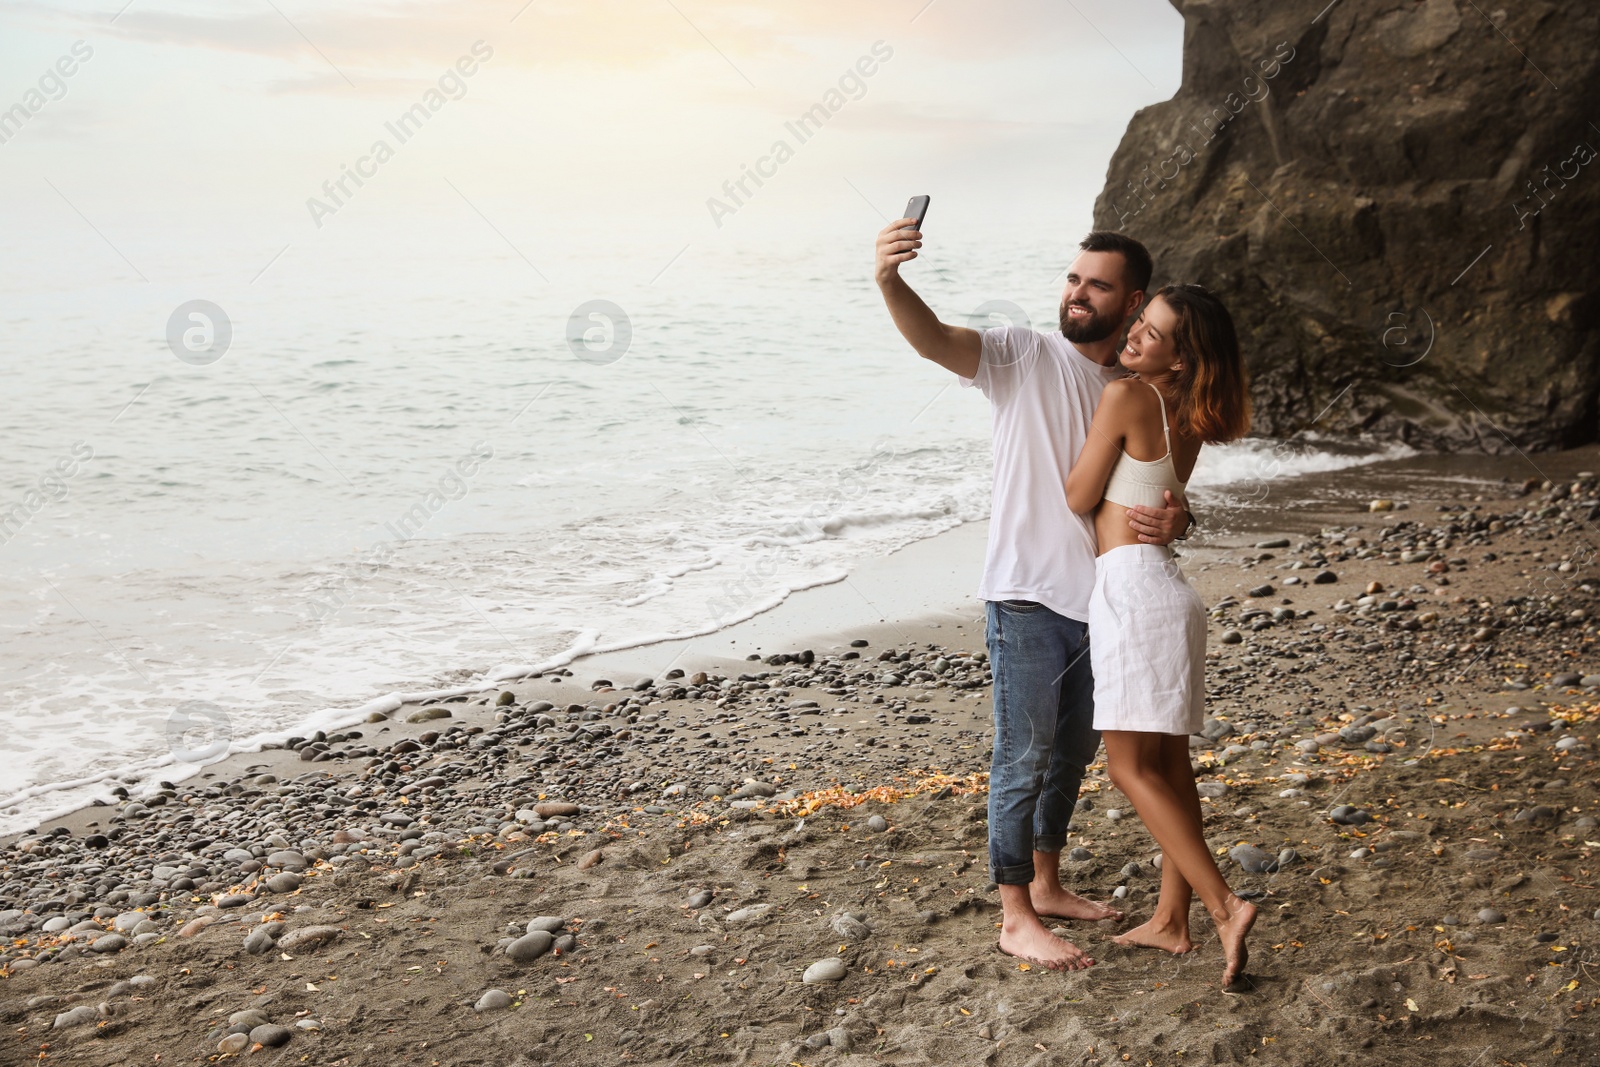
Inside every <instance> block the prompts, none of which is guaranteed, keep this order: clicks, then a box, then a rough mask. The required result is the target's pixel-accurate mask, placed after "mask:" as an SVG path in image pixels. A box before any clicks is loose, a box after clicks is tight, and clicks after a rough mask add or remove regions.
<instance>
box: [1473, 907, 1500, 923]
mask: <svg viewBox="0 0 1600 1067" xmlns="http://www.w3.org/2000/svg"><path fill="white" fill-rule="evenodd" d="M1478 921H1479V922H1480V923H1483V924H1484V925H1485V926H1493V925H1495V924H1496V923H1503V922H1505V921H1506V916H1505V912H1502V911H1499V910H1497V909H1495V908H1484V909H1483V910H1481V911H1479V912H1478Z"/></svg>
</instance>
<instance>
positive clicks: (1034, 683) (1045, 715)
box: [985, 601, 1094, 970]
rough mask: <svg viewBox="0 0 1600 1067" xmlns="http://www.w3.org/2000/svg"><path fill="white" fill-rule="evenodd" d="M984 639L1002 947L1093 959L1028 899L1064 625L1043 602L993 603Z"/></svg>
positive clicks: (1080, 961)
mask: <svg viewBox="0 0 1600 1067" xmlns="http://www.w3.org/2000/svg"><path fill="white" fill-rule="evenodd" d="M987 607H988V624H987V628H986V634H985V636H986V637H987V639H988V645H989V664H990V667H991V669H992V670H993V672H994V755H993V758H992V760H991V762H990V766H989V869H990V875H991V877H993V878H994V880H995V883H996V885H998V887H999V891H1000V906H1001V909H1002V911H1003V916H1002V918H1003V922H1002V924H1001V932H1000V949H1001V951H1003V952H1007V953H1010V954H1011V955H1013V956H1020V957H1023V958H1025V959H1030V960H1036V961H1038V962H1040V963H1042V964H1044V965H1046V966H1049V967H1064V968H1068V969H1072V970H1076V969H1079V968H1082V967H1087V966H1089V965H1090V964H1092V963H1093V962H1094V961H1093V960H1091V959H1089V958H1088V957H1087V956H1085V955H1084V954H1083V953H1082V952H1080V951H1078V949H1077V948H1076V947H1074V946H1073V945H1071V944H1070V943H1068V942H1066V941H1063V940H1061V939H1060V938H1058V937H1056V936H1054V935H1053V934H1051V933H1050V931H1049V930H1047V929H1046V928H1045V925H1044V923H1042V922H1040V921H1039V916H1038V914H1037V913H1036V912H1035V911H1034V908H1033V903H1032V901H1031V899H1030V896H1029V891H1028V883H1029V882H1031V881H1033V877H1034V863H1033V846H1034V841H1033V833H1034V816H1035V812H1036V811H1037V809H1038V803H1039V791H1040V787H1041V784H1042V782H1043V778H1044V772H1045V767H1046V766H1047V764H1048V762H1049V758H1050V747H1051V743H1052V739H1053V738H1054V736H1055V720H1056V707H1057V703H1058V699H1059V684H1060V680H1061V677H1062V668H1063V667H1065V665H1066V645H1065V640H1064V639H1065V635H1064V632H1063V629H1062V627H1061V626H1060V625H1059V623H1060V622H1061V621H1062V620H1061V617H1060V616H1059V615H1056V614H1055V613H1054V612H1052V611H1051V610H1050V609H1048V608H1046V607H1044V606H1043V605H1042V604H1028V603H1024V602H1020V601H1014V602H1012V603H1010V604H1009V605H1008V604H1006V603H1004V602H998V603H997V602H993V601H991V602H989V603H988V605H987Z"/></svg>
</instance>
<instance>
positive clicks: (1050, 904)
mask: <svg viewBox="0 0 1600 1067" xmlns="http://www.w3.org/2000/svg"><path fill="white" fill-rule="evenodd" d="M1028 899H1029V900H1031V901H1032V902H1033V910H1034V911H1035V912H1036V913H1038V914H1039V915H1043V916H1045V917H1047V918H1051V919H1084V920H1087V921H1089V922H1099V921H1100V920H1102V919H1116V920H1119V921H1120V920H1121V919H1122V912H1121V911H1119V910H1118V909H1116V908H1113V907H1111V906H1110V905H1109V904H1101V903H1098V902H1096V901H1093V900H1088V899H1086V898H1084V897H1080V896H1079V895H1078V894H1076V893H1071V892H1068V891H1067V890H1065V889H1062V888H1061V887H1060V886H1058V885H1057V886H1041V885H1038V884H1037V883H1035V884H1034V885H1030V886H1029V887H1028Z"/></svg>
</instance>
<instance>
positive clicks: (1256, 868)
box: [1228, 844, 1278, 874]
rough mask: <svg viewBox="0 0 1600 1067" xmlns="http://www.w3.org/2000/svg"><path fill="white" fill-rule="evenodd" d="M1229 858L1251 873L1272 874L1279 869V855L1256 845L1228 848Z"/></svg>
mask: <svg viewBox="0 0 1600 1067" xmlns="http://www.w3.org/2000/svg"><path fill="white" fill-rule="evenodd" d="M1228 858H1229V859H1231V860H1233V862H1235V863H1237V864H1238V865H1239V866H1240V867H1242V868H1243V869H1245V870H1247V871H1249V872H1250V873H1251V874H1271V873H1272V872H1273V871H1276V870H1277V869H1278V860H1277V857H1275V856H1274V855H1273V854H1272V853H1270V852H1267V851H1266V850H1264V849H1260V848H1257V847H1256V846H1255V845H1248V844H1246V845H1235V846H1233V848H1231V849H1229V850H1228Z"/></svg>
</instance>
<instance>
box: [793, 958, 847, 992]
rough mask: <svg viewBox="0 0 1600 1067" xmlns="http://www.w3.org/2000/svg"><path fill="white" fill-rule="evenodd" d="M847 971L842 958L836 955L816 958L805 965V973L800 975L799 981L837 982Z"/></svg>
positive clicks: (809, 983)
mask: <svg viewBox="0 0 1600 1067" xmlns="http://www.w3.org/2000/svg"><path fill="white" fill-rule="evenodd" d="M848 973H849V970H848V968H846V967H845V965H844V960H841V959H840V958H839V957H837V956H829V957H828V958H827V959H821V960H818V961H817V962H816V963H813V964H812V965H811V966H809V967H807V968H806V973H805V974H804V975H803V976H802V977H801V981H803V982H805V983H806V984H807V985H814V984H816V983H817V982H838V981H840V980H842V979H843V978H844V976H845V975H846V974H848Z"/></svg>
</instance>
